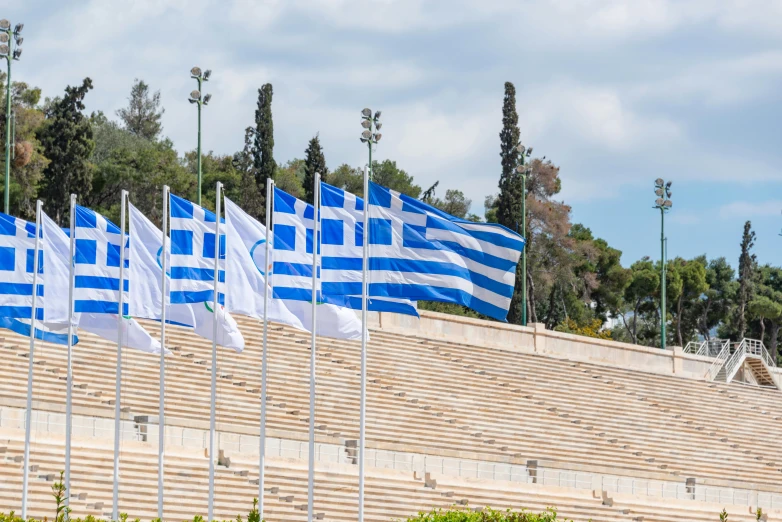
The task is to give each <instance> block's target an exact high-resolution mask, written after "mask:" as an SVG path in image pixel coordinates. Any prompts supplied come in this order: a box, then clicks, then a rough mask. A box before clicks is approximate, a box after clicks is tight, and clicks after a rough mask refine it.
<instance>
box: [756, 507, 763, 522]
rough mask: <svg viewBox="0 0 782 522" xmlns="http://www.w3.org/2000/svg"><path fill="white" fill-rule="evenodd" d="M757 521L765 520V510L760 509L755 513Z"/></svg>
mask: <svg viewBox="0 0 782 522" xmlns="http://www.w3.org/2000/svg"><path fill="white" fill-rule="evenodd" d="M755 520H763V508H761V507H759V508H758V509H757V511H755Z"/></svg>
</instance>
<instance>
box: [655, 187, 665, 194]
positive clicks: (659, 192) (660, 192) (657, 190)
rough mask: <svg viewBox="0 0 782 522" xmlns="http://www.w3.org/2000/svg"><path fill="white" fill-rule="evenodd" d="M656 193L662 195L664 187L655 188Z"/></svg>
mask: <svg viewBox="0 0 782 522" xmlns="http://www.w3.org/2000/svg"><path fill="white" fill-rule="evenodd" d="M654 193H655V194H657V195H658V196H662V195H663V189H661V188H658V189H655V190H654Z"/></svg>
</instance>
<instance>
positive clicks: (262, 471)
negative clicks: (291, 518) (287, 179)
mask: <svg viewBox="0 0 782 522" xmlns="http://www.w3.org/2000/svg"><path fill="white" fill-rule="evenodd" d="M273 197H274V180H273V179H271V178H268V179H267V180H266V245H265V246H264V249H265V250H266V254H265V255H264V258H263V259H264V261H263V262H264V265H265V266H264V268H265V270H264V272H265V273H264V287H263V355H262V356H261V357H262V358H261V440H260V446H259V448H258V452H259V455H260V457H259V458H260V462H259V465H258V469H259V472H258V473H259V475H258V514H259V515H260V518H261V520H263V494H264V479H265V475H266V370H267V330H268V328H269V312H268V310H269V285H270V284H271V281H270V279H269V278H270V277H271V272H272V271H271V268H270V267H271V266H272V263H271V257H270V255H271V254H270V253H271V248H269V238H270V233H269V230H270V229H271V222H272V219H271V214H272V209H273V208H274V207H273V203H272V199H273Z"/></svg>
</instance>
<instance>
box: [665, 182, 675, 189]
mask: <svg viewBox="0 0 782 522" xmlns="http://www.w3.org/2000/svg"><path fill="white" fill-rule="evenodd" d="M671 185H673V181H669V182H668V183H666V184H665V188H671Z"/></svg>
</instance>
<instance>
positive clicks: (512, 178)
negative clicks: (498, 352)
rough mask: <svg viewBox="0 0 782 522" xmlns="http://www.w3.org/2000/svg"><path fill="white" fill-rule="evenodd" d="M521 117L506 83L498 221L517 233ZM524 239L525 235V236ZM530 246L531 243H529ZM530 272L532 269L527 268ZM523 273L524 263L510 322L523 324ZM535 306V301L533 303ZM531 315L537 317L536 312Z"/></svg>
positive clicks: (517, 277) (521, 195) (514, 91)
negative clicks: (517, 169) (517, 168)
mask: <svg viewBox="0 0 782 522" xmlns="http://www.w3.org/2000/svg"><path fill="white" fill-rule="evenodd" d="M519 135H520V132H519V115H518V113H517V112H516V87H514V85H513V84H512V83H510V82H505V98H504V100H503V103H502V130H501V131H500V160H501V161H500V163H501V165H502V172H501V174H500V183H499V187H500V194H499V196H498V198H497V210H496V219H497V222H498V223H500V224H501V225H504V226H506V227H507V228H509V229H511V230H518V228H519V225H520V224H521V221H522V217H521V203H522V198H524V194H523V193H522V180H521V174H519V173H518V172H517V171H516V167H518V165H519V151H518V147H519V144H520V138H519ZM522 235H525V234H523V233H522ZM525 237H526V235H525ZM528 246H529V243H528ZM528 269H529V267H528ZM522 283H523V282H522V273H521V263H519V265H518V267H517V269H516V285H515V288H514V289H513V298H512V299H511V304H510V309H509V311H508V322H509V323H512V324H521V319H522V312H523V311H522V307H523V306H526V303H523V302H522ZM531 302H534V300H531ZM531 315H533V316H534V315H535V314H534V312H533V313H532V314H531Z"/></svg>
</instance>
